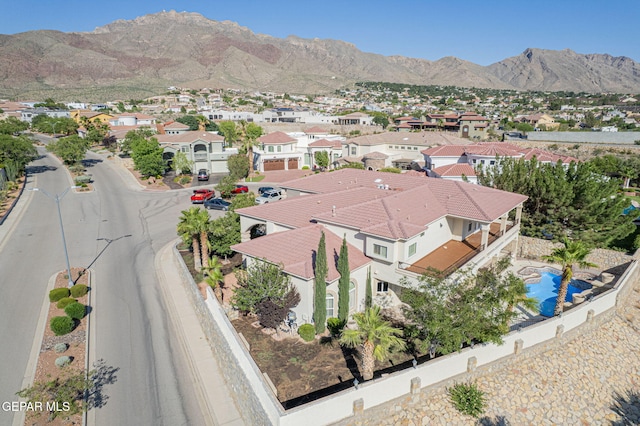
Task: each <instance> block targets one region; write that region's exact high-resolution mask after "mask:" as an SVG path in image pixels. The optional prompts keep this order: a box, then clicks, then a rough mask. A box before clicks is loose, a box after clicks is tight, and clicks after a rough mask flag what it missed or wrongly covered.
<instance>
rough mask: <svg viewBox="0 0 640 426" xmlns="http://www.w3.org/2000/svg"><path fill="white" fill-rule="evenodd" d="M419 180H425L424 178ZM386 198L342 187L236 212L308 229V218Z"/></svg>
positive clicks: (371, 190)
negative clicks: (324, 192) (325, 192)
mask: <svg viewBox="0 0 640 426" xmlns="http://www.w3.org/2000/svg"><path fill="white" fill-rule="evenodd" d="M333 173H335V172H333ZM333 173H331V174H333ZM325 174H328V173H325ZM312 176H318V175H312ZM309 177H311V176H309ZM303 179H304V178H303ZM421 179H423V180H424V178H421ZM279 186H280V187H281V188H282V187H284V186H283V185H279ZM385 195H387V193H383V191H382V190H380V189H377V188H362V187H358V186H357V185H351V186H346V185H345V186H343V187H342V188H341V189H340V190H336V191H335V192H334V191H332V192H329V193H327V194H316V195H313V196H312V195H305V196H300V197H290V198H286V199H284V200H282V201H278V202H277V203H268V204H264V205H260V206H251V207H245V208H243V209H238V210H237V212H238V213H239V214H241V215H242V216H248V217H253V218H256V219H262V220H268V221H270V222H274V223H277V224H279V225H282V226H285V227H287V228H302V227H305V226H309V225H310V224H311V223H312V222H311V218H312V217H313V216H314V215H316V214H319V213H324V212H331V211H332V209H333V207H334V206H335V207H336V209H338V208H342V207H346V206H350V205H353V204H360V203H364V202H367V201H371V200H373V199H375V198H376V197H382V196H385Z"/></svg>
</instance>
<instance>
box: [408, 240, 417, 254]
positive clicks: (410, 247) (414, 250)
mask: <svg viewBox="0 0 640 426" xmlns="http://www.w3.org/2000/svg"><path fill="white" fill-rule="evenodd" d="M417 246H418V243H413V244H411V245H410V246H409V257H411V256H413V255H414V254H416V247H417Z"/></svg>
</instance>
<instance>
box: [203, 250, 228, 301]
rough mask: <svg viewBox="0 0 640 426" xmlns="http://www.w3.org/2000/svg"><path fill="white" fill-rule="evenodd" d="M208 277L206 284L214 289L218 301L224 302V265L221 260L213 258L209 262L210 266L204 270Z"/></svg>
mask: <svg viewBox="0 0 640 426" xmlns="http://www.w3.org/2000/svg"><path fill="white" fill-rule="evenodd" d="M203 270H204V271H205V274H206V277H205V279H204V280H205V282H206V283H207V284H209V286H210V287H211V288H212V289H213V292H214V293H215V295H216V297H217V298H218V300H220V301H222V289H221V288H220V284H221V283H222V282H223V281H224V275H223V274H222V263H221V262H220V259H218V258H217V257H216V256H213V257H212V258H211V259H210V260H209V264H208V266H207V267H206V268H203Z"/></svg>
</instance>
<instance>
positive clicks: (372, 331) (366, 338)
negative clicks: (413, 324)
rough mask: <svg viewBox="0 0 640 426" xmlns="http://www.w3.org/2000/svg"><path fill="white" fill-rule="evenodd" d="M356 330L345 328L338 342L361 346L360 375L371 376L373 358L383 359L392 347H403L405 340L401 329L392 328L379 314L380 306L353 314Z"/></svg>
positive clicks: (387, 355)
mask: <svg viewBox="0 0 640 426" xmlns="http://www.w3.org/2000/svg"><path fill="white" fill-rule="evenodd" d="M353 319H354V320H355V321H356V324H357V325H358V329H357V330H352V329H345V330H343V332H342V336H341V337H340V344H341V345H345V346H348V347H351V348H353V347H356V346H358V345H360V346H361V347H362V370H363V371H362V377H363V378H364V379H365V380H371V379H372V378H373V369H374V367H375V360H376V359H377V360H378V361H384V360H385V359H386V358H388V357H389V354H390V352H391V349H392V348H395V349H404V348H405V342H404V340H402V339H401V338H400V337H398V336H400V335H401V334H402V330H400V329H398V328H394V327H392V326H391V324H390V323H389V322H387V321H385V320H383V319H382V317H381V316H380V307H379V306H374V307H372V308H368V309H366V310H365V311H364V312H358V313H357V314H354V315H353Z"/></svg>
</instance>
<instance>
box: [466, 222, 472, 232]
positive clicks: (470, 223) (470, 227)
mask: <svg viewBox="0 0 640 426" xmlns="http://www.w3.org/2000/svg"><path fill="white" fill-rule="evenodd" d="M472 226H473V223H472V222H469V228H468V229H467V231H471V229H472Z"/></svg>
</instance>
